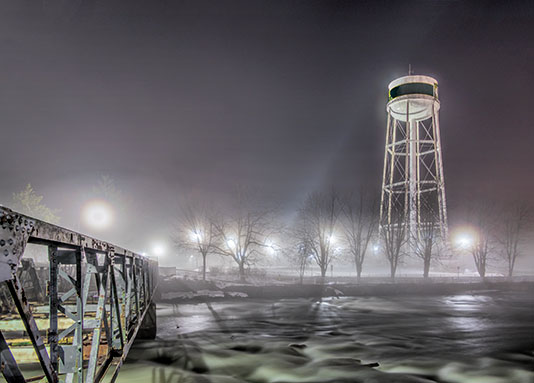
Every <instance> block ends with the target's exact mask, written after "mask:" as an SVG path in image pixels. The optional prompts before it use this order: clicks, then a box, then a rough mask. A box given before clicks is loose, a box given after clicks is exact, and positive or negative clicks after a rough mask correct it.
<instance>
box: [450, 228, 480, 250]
mask: <svg viewBox="0 0 534 383" xmlns="http://www.w3.org/2000/svg"><path fill="white" fill-rule="evenodd" d="M476 237H477V234H476V231H475V230H474V229H473V228H471V227H464V228H459V229H457V230H455V232H454V234H453V237H452V239H453V243H454V244H455V245H456V246H457V247H458V249H460V250H469V249H470V248H472V247H473V245H474V244H475V241H476Z"/></svg>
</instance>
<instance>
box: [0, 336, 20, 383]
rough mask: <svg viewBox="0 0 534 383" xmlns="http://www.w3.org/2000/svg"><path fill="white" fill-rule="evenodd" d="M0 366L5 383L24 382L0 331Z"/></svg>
mask: <svg viewBox="0 0 534 383" xmlns="http://www.w3.org/2000/svg"><path fill="white" fill-rule="evenodd" d="M0 366H1V369H2V375H4V378H5V380H6V382H7V383H21V382H22V383H23V382H25V381H26V380H25V379H24V376H23V375H22V372H21V371H20V368H19V366H18V364H17V362H16V361H15V358H14V357H13V354H12V353H11V350H10V349H9V346H8V345H7V342H6V339H5V338H4V335H3V334H2V331H0Z"/></svg>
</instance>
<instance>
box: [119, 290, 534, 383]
mask: <svg viewBox="0 0 534 383" xmlns="http://www.w3.org/2000/svg"><path fill="white" fill-rule="evenodd" d="M157 314H158V337H157V339H156V340H155V341H142V342H137V343H136V345H135V346H134V348H133V349H132V350H131V352H130V355H129V357H128V361H127V363H126V364H125V365H124V366H123V368H122V371H121V373H120V374H119V382H123V383H126V382H142V383H170V382H199V383H208V382H213V383H242V382H258V383H271V382H273V383H274V382H308V383H311V382H317V383H319V382H321V383H324V382H336V383H342V382H366V383H367V382H369V383H374V382H388V383H389V382H451V383H515V382H517V383H527V382H528V383H530V382H534V358H533V351H534V297H533V296H531V295H529V294H526V293H513V294H512V293H499V292H481V293H478V294H474V295H452V296H397V297H369V298H363V297H359V298H353V297H341V298H327V299H323V300H322V301H315V300H308V299H288V300H276V301H273V300H235V301H222V302H213V303H201V304H180V305H165V304H161V305H159V306H158V311H157ZM375 363H377V364H378V366H377V365H375Z"/></svg>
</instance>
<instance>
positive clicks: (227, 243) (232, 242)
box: [226, 239, 236, 249]
mask: <svg viewBox="0 0 534 383" xmlns="http://www.w3.org/2000/svg"><path fill="white" fill-rule="evenodd" d="M226 245H228V247H229V248H230V249H235V246H236V243H235V241H234V240H233V239H229V240H228V241H226Z"/></svg>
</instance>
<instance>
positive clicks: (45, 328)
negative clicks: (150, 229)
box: [0, 206, 158, 383]
mask: <svg viewBox="0 0 534 383" xmlns="http://www.w3.org/2000/svg"><path fill="white" fill-rule="evenodd" d="M0 225H1V229H0V308H1V310H0V369H1V371H2V374H3V376H4V379H5V380H6V381H7V382H9V383H11V382H30V381H32V382H33V381H42V382H49V383H55V382H68V383H71V382H78V383H82V382H88V383H92V382H100V381H102V380H103V378H104V377H105V378H106V381H110V382H114V381H115V379H116V378H117V374H118V372H119V369H120V367H121V366H122V364H123V362H124V360H125V359H126V356H127V355H128V351H129V350H130V348H131V346H132V343H133V341H134V340H135V338H136V336H137V335H138V334H140V333H141V332H145V334H146V333H147V332H148V334H146V335H148V337H150V336H152V337H154V336H155V320H156V319H155V305H154V303H153V302H152V298H153V296H154V292H155V289H156V286H157V278H158V277H157V276H158V274H157V272H158V264H157V262H156V261H154V260H151V259H149V258H147V257H144V256H141V255H139V254H135V253H133V252H131V251H128V250H126V249H123V248H121V247H119V246H115V245H112V244H110V243H107V242H105V241H100V240H98V239H95V238H91V237H89V236H86V235H83V234H79V233H76V232H74V231H71V230H68V229H64V228H62V227H59V226H56V225H52V224H49V223H46V222H43V221H40V220H38V219H35V218H32V217H28V216H25V215H23V214H19V213H17V212H14V211H12V210H10V209H7V208H5V207H1V206H0Z"/></svg>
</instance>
